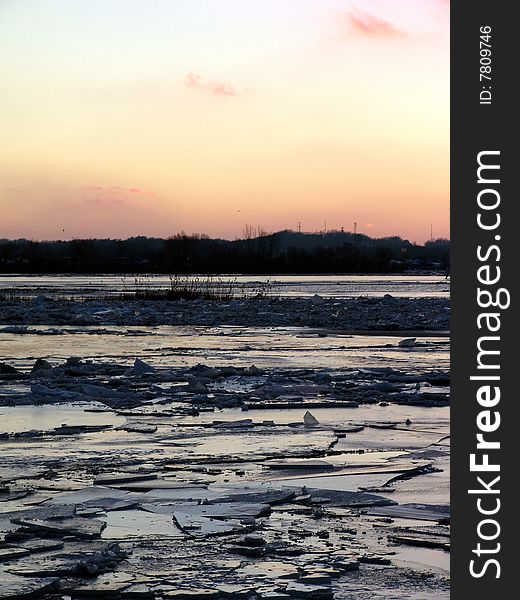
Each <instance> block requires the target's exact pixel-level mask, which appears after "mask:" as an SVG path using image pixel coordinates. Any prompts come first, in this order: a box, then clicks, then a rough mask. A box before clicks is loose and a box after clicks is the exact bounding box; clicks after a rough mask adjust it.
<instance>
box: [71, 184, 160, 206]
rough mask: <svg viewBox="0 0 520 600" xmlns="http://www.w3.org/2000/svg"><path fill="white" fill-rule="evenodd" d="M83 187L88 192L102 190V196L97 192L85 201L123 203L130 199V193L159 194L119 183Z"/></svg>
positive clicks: (152, 196)
mask: <svg viewBox="0 0 520 600" xmlns="http://www.w3.org/2000/svg"><path fill="white" fill-rule="evenodd" d="M81 189H82V190H86V191H87V192H102V196H100V195H99V194H97V195H96V196H95V197H92V196H91V197H89V198H85V199H84V200H85V202H94V203H96V202H97V203H107V202H110V203H112V204H122V203H123V202H124V201H125V200H127V199H128V195H134V196H135V195H137V196H141V197H144V198H157V194H156V193H155V192H150V191H148V190H142V189H140V188H136V187H132V188H123V187H121V186H119V185H111V186H107V187H102V186H99V185H84V186H82V187H81Z"/></svg>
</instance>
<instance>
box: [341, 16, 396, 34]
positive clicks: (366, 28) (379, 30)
mask: <svg viewBox="0 0 520 600" xmlns="http://www.w3.org/2000/svg"><path fill="white" fill-rule="evenodd" d="M348 19H349V23H350V26H351V27H352V28H353V29H354V30H355V31H356V32H357V33H359V34H361V35H367V36H378V37H394V36H402V35H404V31H402V30H401V29H399V28H397V27H396V26H395V25H393V24H392V23H390V22H389V21H385V20H384V19H380V18H379V17H376V16H374V15H371V14H370V13H366V12H363V11H360V10H356V11H355V12H354V11H353V12H350V13H349V14H348Z"/></svg>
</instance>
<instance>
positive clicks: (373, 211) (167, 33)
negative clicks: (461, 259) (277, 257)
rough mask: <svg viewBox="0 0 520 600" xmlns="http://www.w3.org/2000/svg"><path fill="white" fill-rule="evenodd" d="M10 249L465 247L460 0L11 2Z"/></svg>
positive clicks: (1, 77) (4, 87) (1, 185)
mask: <svg viewBox="0 0 520 600" xmlns="http://www.w3.org/2000/svg"><path fill="white" fill-rule="evenodd" d="M0 54H1V56H2V57H3V58H2V61H0V136H1V140H2V143H1V144H0V238H20V237H24V238H32V239H72V238H83V237H112V238H125V237H129V236H134V235H148V236H152V235H153V236H161V237H167V236H170V235H173V234H175V233H178V232H180V231H186V232H189V233H192V232H201V233H207V234H208V235H210V236H212V237H224V238H229V239H234V238H236V237H239V236H241V235H242V234H243V231H244V229H245V227H246V225H252V226H254V227H257V226H259V227H261V228H262V229H264V230H266V231H278V230H281V229H297V228H298V223H300V224H301V225H300V226H301V229H302V230H303V231H320V230H323V229H325V228H326V229H327V230H331V229H340V228H342V227H343V228H344V229H345V231H352V230H353V229H354V222H355V223H357V231H358V232H360V233H366V234H367V235H370V236H374V237H383V236H388V235H400V236H402V237H404V238H407V239H410V240H411V241H416V242H424V241H425V240H427V239H429V238H430V231H431V228H432V229H433V236H434V237H449V0H76V1H75V2H70V0H0Z"/></svg>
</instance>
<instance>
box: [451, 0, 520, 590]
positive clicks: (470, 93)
mask: <svg viewBox="0 0 520 600" xmlns="http://www.w3.org/2000/svg"><path fill="white" fill-rule="evenodd" d="M513 8H514V5H513V4H511V3H508V2H489V1H488V2H485V1H483V0H472V1H469V0H466V1H460V0H459V1H455V2H452V7H451V17H452V19H451V210H452V217H451V219H452V221H451V226H452V231H451V239H452V269H451V279H452V327H451V332H452V358H451V361H452V394H453V395H452V411H451V427H452V444H453V453H452V484H451V485H452V542H453V543H452V558H451V561H452V594H451V597H452V598H454V599H455V600H459V599H462V598H472V599H474V600H478V599H480V598H494V599H499V598H500V599H501V598H510V597H513V596H515V595H516V592H514V591H513V592H511V590H515V585H514V583H515V578H516V575H517V572H516V571H517V569H516V568H515V562H516V556H515V552H516V544H515V541H516V536H517V535H518V529H519V528H518V502H517V501H516V499H515V492H514V490H513V488H514V487H515V483H516V479H517V477H518V466H517V461H518V448H517V446H516V444H515V443H514V440H515V437H516V436H515V428H516V424H517V422H518V421H517V420H516V419H517V416H516V414H517V410H516V409H517V406H516V405H517V402H518V393H517V390H516V385H515V383H516V382H515V376H516V374H517V371H518V368H515V367H516V363H517V360H518V359H517V355H518V352H517V350H516V346H517V340H516V338H517V335H518V326H517V322H518V320H517V315H518V313H517V312H516V311H517V307H516V294H515V293H514V291H513V284H514V283H516V281H515V280H516V278H517V276H518V264H517V258H518V240H517V239H516V236H517V235H518V233H517V231H516V230H517V224H516V223H515V213H516V212H517V211H516V207H515V203H516V202H517V198H518V193H517V192H516V190H515V189H514V187H515V181H516V175H517V171H518V167H517V165H516V161H517V157H518V151H517V148H516V138H517V136H518V121H517V119H516V110H515V108H514V106H513V103H514V101H515V93H514V88H515V87H516V86H515V83H516V79H517V76H516V73H517V68H516V58H517V55H518V53H517V52H516V50H515V40H516V38H517V35H515V34H516V29H517V26H518V25H517V21H516V19H515V17H514V16H513ZM516 493H518V492H516ZM511 594H513V596H512V595H511Z"/></svg>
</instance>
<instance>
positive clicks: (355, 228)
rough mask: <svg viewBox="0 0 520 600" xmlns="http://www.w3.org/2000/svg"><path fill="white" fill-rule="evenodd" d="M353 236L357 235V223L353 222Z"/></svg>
mask: <svg viewBox="0 0 520 600" xmlns="http://www.w3.org/2000/svg"><path fill="white" fill-rule="evenodd" d="M354 235H357V223H356V221H354Z"/></svg>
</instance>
